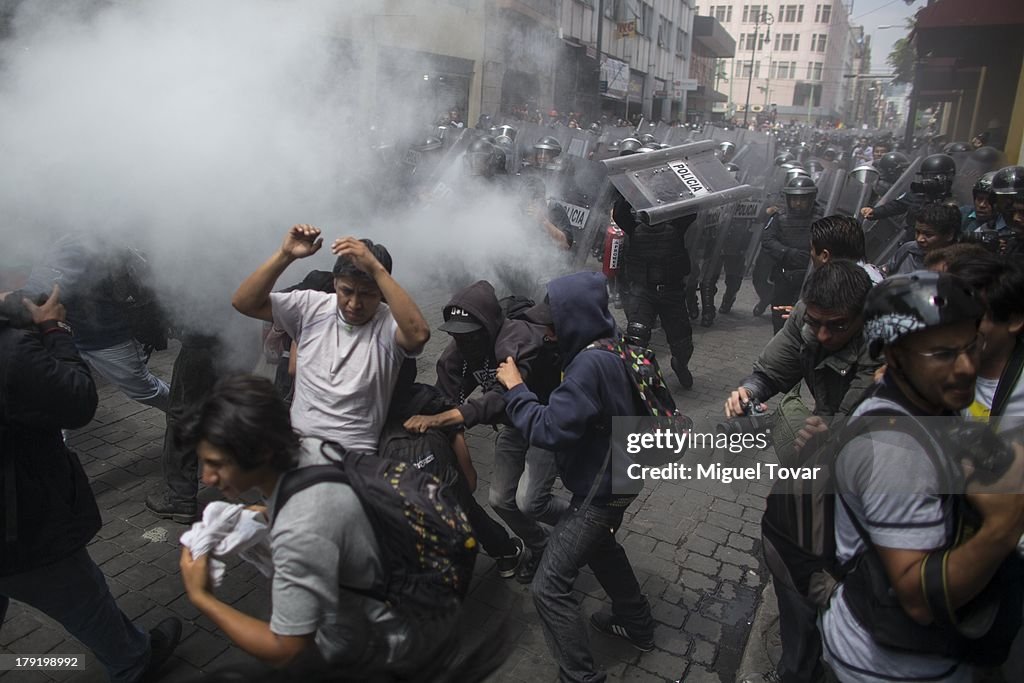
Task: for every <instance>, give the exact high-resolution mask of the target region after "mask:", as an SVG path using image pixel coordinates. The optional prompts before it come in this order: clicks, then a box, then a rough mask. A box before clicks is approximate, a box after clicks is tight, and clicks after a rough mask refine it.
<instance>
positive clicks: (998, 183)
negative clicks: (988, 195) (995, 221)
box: [992, 166, 1024, 196]
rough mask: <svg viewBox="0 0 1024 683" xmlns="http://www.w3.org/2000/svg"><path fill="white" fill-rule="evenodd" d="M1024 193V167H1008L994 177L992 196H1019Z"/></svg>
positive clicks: (1000, 170)
mask: <svg viewBox="0 0 1024 683" xmlns="http://www.w3.org/2000/svg"><path fill="white" fill-rule="evenodd" d="M1022 192H1024V166H1007V167H1006V168H1001V169H999V170H998V171H996V174H995V175H994V176H993V177H992V194H994V195H997V196H1006V195H1018V194H1021V193H1022Z"/></svg>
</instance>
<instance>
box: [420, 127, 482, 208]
mask: <svg viewBox="0 0 1024 683" xmlns="http://www.w3.org/2000/svg"><path fill="white" fill-rule="evenodd" d="M451 130H456V129H454V128H453V129H451ZM479 136H480V131H478V130H476V129H474V128H465V129H461V130H458V135H451V138H452V139H451V143H450V145H449V146H448V147H447V148H446V149H445V151H444V155H443V156H442V157H441V160H440V161H439V162H438V164H437V165H436V166H435V167H434V168H433V170H432V171H431V173H430V175H429V176H428V177H427V179H426V181H425V183H424V184H423V185H421V186H420V187H421V188H423V189H424V190H425V196H424V200H425V201H427V202H430V203H434V202H437V201H443V200H446V199H448V197H450V196H451V195H452V193H453V192H454V189H455V187H456V186H457V185H458V184H459V182H460V179H461V178H462V177H464V176H465V175H466V174H467V169H466V163H465V160H464V155H465V153H466V149H467V148H468V147H469V145H470V144H471V143H472V142H473V141H474V140H476V139H477V138H478V137H479Z"/></svg>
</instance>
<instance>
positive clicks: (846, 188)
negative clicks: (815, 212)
mask: <svg viewBox="0 0 1024 683" xmlns="http://www.w3.org/2000/svg"><path fill="white" fill-rule="evenodd" d="M834 180H835V183H834V186H835V188H838V190H836V189H833V191H832V194H831V196H830V197H829V202H828V203H827V204H826V205H825V215H826V216H831V215H832V214H836V213H838V214H842V215H844V216H860V210H861V209H862V208H863V207H865V206H867V205H868V202H870V201H871V193H872V191H873V190H872V188H873V186H874V184H873V183H871V182H864V180H862V179H861V177H860V175H859V174H856V173H852V172H851V173H846V172H844V171H842V169H838V173H837V174H836V176H835V178H834ZM867 180H870V178H868V179H867Z"/></svg>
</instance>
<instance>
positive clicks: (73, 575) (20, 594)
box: [0, 548, 149, 683]
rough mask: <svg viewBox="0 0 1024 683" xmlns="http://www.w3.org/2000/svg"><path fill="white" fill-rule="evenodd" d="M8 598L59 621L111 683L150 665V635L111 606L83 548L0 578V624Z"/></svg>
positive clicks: (97, 570)
mask: <svg viewBox="0 0 1024 683" xmlns="http://www.w3.org/2000/svg"><path fill="white" fill-rule="evenodd" d="M8 599H13V600H17V601H18V602H23V603H25V604H26V605H31V606H32V607H34V608H36V609H37V610H39V611H40V612H42V613H44V614H46V615H47V616H49V617H51V618H52V619H55V620H56V621H59V622H60V623H61V625H63V626H64V628H66V629H67V630H68V633H70V634H71V635H73V636H74V637H75V638H78V640H80V641H82V644H83V645H85V646H86V647H88V648H89V649H90V650H92V652H93V654H94V655H96V659H98V660H100V663H101V664H103V666H104V667H106V669H107V674H108V675H109V676H110V680H111V682H112V683H122V681H123V682H125V683H127V682H129V681H135V680H137V679H138V678H139V676H140V675H141V674H142V671H143V669H145V668H146V666H147V665H148V664H149V635H148V634H147V633H143V632H142V631H140V630H139V629H138V628H136V627H135V625H134V624H132V622H130V621H129V620H128V617H126V616H125V615H124V613H123V612H122V611H121V610H120V608H119V607H118V606H117V603H116V602H114V597H113V596H112V595H111V594H110V590H109V589H108V588H107V580H106V579H105V578H104V577H103V572H101V571H100V568H99V567H97V566H96V563H95V562H93V561H92V558H91V557H89V553H87V552H86V551H85V549H84V548H83V549H81V550H78V551H77V552H75V553H73V554H71V555H69V556H68V557H66V558H64V559H63V560H60V561H58V562H54V563H53V564H50V565H46V566H45V567H39V568H36V569H33V570H32V571H30V572H25V573H23V574H14V575H12V576H0V622H2V621H3V617H4V615H5V614H6V612H7V606H8ZM26 654H35V653H26ZM61 654H73V653H61Z"/></svg>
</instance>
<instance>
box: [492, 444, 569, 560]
mask: <svg viewBox="0 0 1024 683" xmlns="http://www.w3.org/2000/svg"><path fill="white" fill-rule="evenodd" d="M557 475H558V470H557V467H556V463H555V454H554V453H552V452H551V451H546V450H544V449H543V448H537V447H536V446H531V445H530V444H528V443H527V442H526V437H524V436H523V433H522V432H520V431H519V430H518V429H516V428H515V427H511V426H505V427H502V429H501V431H500V432H498V436H497V438H496V439H495V441H494V474H493V477H494V479H493V481H491V491H490V496H489V502H490V504H491V507H492V508H494V511H495V512H496V513H498V516H499V517H501V519H502V520H503V521H504V522H505V524H508V527H509V528H510V529H511V530H512V532H513V533H514V534H515V535H516V536H518V537H519V538H521V539H523V543H525V544H526V547H527V548H529V549H530V550H532V551H534V552H536V553H541V552H543V551H544V546H545V545H546V544H547V538H548V534H547V531H545V530H544V528H543V527H542V526H541V525H540V524H538V523H537V522H538V521H540V522H544V523H545V524H550V525H551V526H554V525H555V524H557V523H558V520H559V519H560V518H561V517H562V515H563V514H565V511H566V509H567V508H568V504H567V503H566V502H565V500H564V499H562V498H558V497H557V496H554V495H552V493H551V487H552V486H554V483H555V477H556V476H557Z"/></svg>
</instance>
